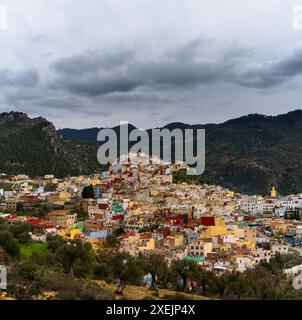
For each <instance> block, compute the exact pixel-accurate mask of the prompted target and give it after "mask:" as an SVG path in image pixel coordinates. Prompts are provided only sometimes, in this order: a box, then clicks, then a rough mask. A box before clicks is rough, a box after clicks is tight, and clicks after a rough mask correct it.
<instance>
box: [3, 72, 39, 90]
mask: <svg viewBox="0 0 302 320" xmlns="http://www.w3.org/2000/svg"><path fill="white" fill-rule="evenodd" d="M38 82H39V75H38V72H37V71H36V70H34V69H29V70H25V71H20V72H13V71H10V70H8V69H2V70H0V85H1V86H2V87H32V86H35V85H36V84H38Z"/></svg>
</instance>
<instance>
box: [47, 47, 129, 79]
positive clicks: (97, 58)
mask: <svg viewBox="0 0 302 320" xmlns="http://www.w3.org/2000/svg"><path fill="white" fill-rule="evenodd" d="M133 56H134V53H133V52H132V51H130V50H129V51H122V52H118V53H115V54H105V55H99V54H97V53H92V52H90V53H85V54H81V55H76V56H72V57H67V58H63V59H61V60H59V61H57V62H55V63H54V64H53V65H52V68H53V69H54V70H56V71H57V72H58V73H61V74H63V75H64V74H65V75H83V74H85V73H90V72H94V71H96V70H98V69H100V70H109V69H114V68H117V67H119V66H121V65H124V64H125V63H126V62H127V61H129V60H131V59H132V57H133Z"/></svg>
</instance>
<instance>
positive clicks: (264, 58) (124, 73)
mask: <svg viewBox="0 0 302 320" xmlns="http://www.w3.org/2000/svg"><path fill="white" fill-rule="evenodd" d="M1 5H2V6H5V7H6V10H7V23H8V25H7V29H6V30H0V112H3V111H10V110H17V111H23V112H26V113H28V114H29V115H30V116H32V117H35V116H40V115H42V116H43V117H46V118H47V119H49V120H51V121H53V122H54V123H55V125H56V126H57V127H58V128H63V127H73V128H84V127H93V126H98V127H102V126H112V125H117V124H118V123H119V121H121V120H128V121H129V122H131V123H133V124H135V125H137V126H140V127H144V128H146V127H152V126H159V125H162V124H166V123H168V122H173V121H181V122H186V123H208V122H221V121H224V120H227V119H230V118H233V117H237V116H241V115H245V114H248V113H264V114H268V115H273V114H278V113H284V112H287V111H289V110H293V109H297V108H301V107H302V77H301V76H302V30H296V29H295V28H294V27H293V18H294V15H293V8H294V6H295V5H301V6H302V0H295V1H292V0H286V1H285V0H267V1H265V0H244V1H243V0H223V1H222V0H161V1H154V0H85V1H84V0H83V1H82V0H42V1H40V0H26V1H24V0H0V6H1Z"/></svg>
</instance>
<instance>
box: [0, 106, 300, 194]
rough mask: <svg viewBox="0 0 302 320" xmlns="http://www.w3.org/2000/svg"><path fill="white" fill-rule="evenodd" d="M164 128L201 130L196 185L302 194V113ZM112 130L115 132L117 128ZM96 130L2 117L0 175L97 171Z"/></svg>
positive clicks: (12, 114)
mask: <svg viewBox="0 0 302 320" xmlns="http://www.w3.org/2000/svg"><path fill="white" fill-rule="evenodd" d="M131 128H134V127H133V126H131ZM165 128H168V129H170V130H173V129H175V128H179V129H182V130H184V129H190V128H192V129H197V128H203V129H205V130H206V170H205V173H204V174H203V175H202V176H201V177H200V182H205V183H211V184H218V185H222V186H225V187H228V188H231V189H233V190H235V191H240V192H245V193H257V194H263V195H265V194H268V192H269V191H270V189H271V188H272V186H275V187H276V188H277V190H278V191H279V192H280V193H281V194H291V193H299V192H302V166H301V159H302V143H301V141H302V110H296V111H292V112H289V113H287V114H282V115H278V116H265V115H259V114H250V115H247V116H243V117H240V118H236V119H233V120H229V121H226V122H224V123H220V124H200V125H198V124H197V125H188V124H184V123H170V124H168V125H166V126H165ZM114 129H115V130H116V132H119V127H115V128H114ZM99 130H100V128H90V129H82V130H77V129H62V130H56V128H55V127H54V125H53V124H52V123H51V122H49V121H47V120H46V119H44V118H41V117H40V118H34V119H31V118H29V117H28V116H27V115H26V114H24V113H20V112H9V113H2V114H0V136H1V139H0V172H4V173H8V174H18V173H25V174H29V175H30V176H40V175H44V174H48V173H53V174H55V175H57V176H59V177H62V176H67V175H79V174H89V173H94V172H100V171H101V169H102V168H101V166H100V165H99V164H98V163H97V159H96V154H97V148H98V145H97V143H96V137H97V134H98V132H99Z"/></svg>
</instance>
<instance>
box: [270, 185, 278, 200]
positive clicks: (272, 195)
mask: <svg viewBox="0 0 302 320" xmlns="http://www.w3.org/2000/svg"><path fill="white" fill-rule="evenodd" d="M271 197H272V198H276V197H277V190H276V188H275V187H273V188H272V191H271Z"/></svg>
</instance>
